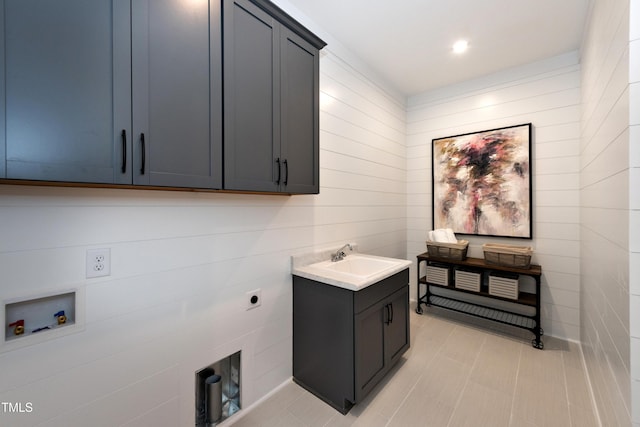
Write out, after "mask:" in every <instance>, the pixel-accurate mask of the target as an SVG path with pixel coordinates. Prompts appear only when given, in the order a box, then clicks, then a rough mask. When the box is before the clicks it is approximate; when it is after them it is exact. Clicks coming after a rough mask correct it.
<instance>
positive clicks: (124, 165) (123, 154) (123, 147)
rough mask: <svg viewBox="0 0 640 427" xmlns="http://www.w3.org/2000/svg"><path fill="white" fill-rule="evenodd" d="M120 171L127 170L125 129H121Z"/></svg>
mask: <svg viewBox="0 0 640 427" xmlns="http://www.w3.org/2000/svg"><path fill="white" fill-rule="evenodd" d="M121 135H122V173H125V172H126V171H127V130H126V129H122V134H121Z"/></svg>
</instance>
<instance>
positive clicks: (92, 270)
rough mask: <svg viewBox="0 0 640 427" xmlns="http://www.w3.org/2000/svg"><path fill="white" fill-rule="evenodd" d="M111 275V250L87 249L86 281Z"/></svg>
mask: <svg viewBox="0 0 640 427" xmlns="http://www.w3.org/2000/svg"><path fill="white" fill-rule="evenodd" d="M110 274H111V249H108V248H107V249H89V250H88V251H87V279H90V278H92V277H102V276H109V275H110Z"/></svg>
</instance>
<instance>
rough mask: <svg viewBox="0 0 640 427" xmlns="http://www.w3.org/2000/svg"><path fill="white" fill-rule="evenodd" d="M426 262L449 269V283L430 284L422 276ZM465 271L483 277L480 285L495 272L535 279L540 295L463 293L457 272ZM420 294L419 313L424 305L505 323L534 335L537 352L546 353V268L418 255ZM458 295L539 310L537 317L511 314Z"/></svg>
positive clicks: (418, 296) (533, 343)
mask: <svg viewBox="0 0 640 427" xmlns="http://www.w3.org/2000/svg"><path fill="white" fill-rule="evenodd" d="M421 262H425V263H426V264H427V267H429V266H437V267H439V268H441V269H445V268H446V269H447V278H446V279H445V280H446V281H447V283H432V282H430V281H428V280H427V275H425V276H421V275H420V263H421ZM456 269H461V271H473V272H475V273H476V274H478V275H480V282H481V283H484V282H485V280H484V278H485V277H486V276H487V275H489V274H492V273H494V272H496V273H498V274H501V273H508V274H517V275H524V276H529V277H532V278H533V279H534V280H535V287H536V292H535V294H533V293H528V292H519V293H518V295H517V298H505V297H502V296H496V295H492V294H490V293H489V292H487V291H486V289H484V286H483V288H482V289H479V290H477V291H474V290H468V289H461V288H458V287H456V286H455V278H454V277H455V270H456ZM417 270H418V287H417V288H418V291H417V294H418V295H417V301H418V304H417V308H416V313H418V314H422V313H423V311H422V307H421V305H422V304H425V305H426V306H433V307H439V308H444V309H447V310H452V311H457V312H460V313H464V314H468V315H471V316H475V317H480V318H483V319H488V320H491V321H494V322H498V323H503V324H506V325H510V326H514V327H517V328H522V329H526V330H528V331H531V332H532V333H533V334H534V335H535V338H534V339H533V340H532V341H531V344H532V346H533V347H534V348H538V349H540V350H542V349H543V348H544V343H543V342H542V338H541V337H542V335H543V334H544V331H543V329H542V327H541V326H540V278H541V275H542V268H541V267H540V266H539V265H532V266H531V268H530V269H520V268H510V267H503V266H497V265H492V264H487V263H485V261H484V260H483V259H480V258H467V259H466V260H464V261H459V260H451V259H441V258H433V257H429V255H428V254H427V253H424V254H421V255H418V268H417ZM421 284H422V285H425V286H423V288H426V291H425V292H424V294H422V295H421V293H420V288H421V286H420V285H421ZM432 287H433V288H436V289H447V290H448V291H453V292H449V294H451V295H436V294H434V293H433V292H432V291H431V288H432ZM456 294H471V295H475V296H479V297H482V298H484V299H487V300H498V301H506V302H508V303H510V304H514V305H515V306H518V307H525V308H527V307H528V308H529V310H532V309H533V310H535V311H534V313H533V314H531V315H527V314H523V313H521V312H516V311H510V310H509V309H507V308H501V307H494V306H491V305H490V304H487V305H485V304H483V303H481V302H472V301H466V300H463V299H462V298H460V299H458V298H456V297H455V295H456Z"/></svg>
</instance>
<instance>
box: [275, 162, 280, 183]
mask: <svg viewBox="0 0 640 427" xmlns="http://www.w3.org/2000/svg"><path fill="white" fill-rule="evenodd" d="M276 163H277V164H278V179H276V184H277V185H280V175H281V170H280V157H278V158H277V159H276Z"/></svg>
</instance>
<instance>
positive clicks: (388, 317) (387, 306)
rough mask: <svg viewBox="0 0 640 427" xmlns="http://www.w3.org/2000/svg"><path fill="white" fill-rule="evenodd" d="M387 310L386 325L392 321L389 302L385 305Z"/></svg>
mask: <svg viewBox="0 0 640 427" xmlns="http://www.w3.org/2000/svg"><path fill="white" fill-rule="evenodd" d="M384 309H385V311H386V312H387V320H385V321H384V324H385V325H388V324H389V323H391V310H389V304H387V305H385V306H384Z"/></svg>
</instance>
